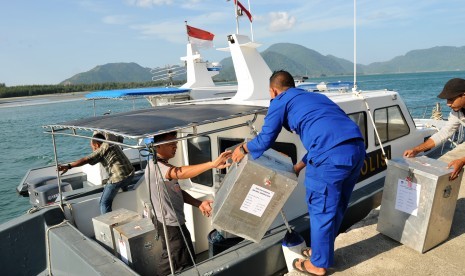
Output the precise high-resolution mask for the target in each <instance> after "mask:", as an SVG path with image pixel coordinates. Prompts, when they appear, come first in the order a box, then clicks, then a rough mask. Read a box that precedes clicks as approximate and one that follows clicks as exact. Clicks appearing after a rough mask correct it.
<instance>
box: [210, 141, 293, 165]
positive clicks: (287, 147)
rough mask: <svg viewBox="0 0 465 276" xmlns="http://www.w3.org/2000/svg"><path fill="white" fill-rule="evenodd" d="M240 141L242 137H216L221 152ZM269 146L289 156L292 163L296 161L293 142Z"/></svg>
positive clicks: (276, 143)
mask: <svg viewBox="0 0 465 276" xmlns="http://www.w3.org/2000/svg"><path fill="white" fill-rule="evenodd" d="M242 142H244V139H243V138H218V147H219V150H220V152H223V151H225V150H226V149H228V148H231V149H233V148H232V147H235V146H236V145H238V144H240V143H242ZM271 148H272V149H274V150H276V151H279V152H282V153H284V154H286V155H287V156H289V157H290V158H291V159H292V163H293V164H295V163H297V147H296V146H295V145H294V144H293V143H285V142H275V143H274V145H273V146H272V147H271ZM221 173H226V170H222V171H221Z"/></svg>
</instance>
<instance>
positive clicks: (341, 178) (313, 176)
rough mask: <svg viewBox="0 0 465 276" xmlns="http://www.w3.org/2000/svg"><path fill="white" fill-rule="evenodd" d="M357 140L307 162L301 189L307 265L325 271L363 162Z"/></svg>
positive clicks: (332, 253) (359, 141)
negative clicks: (309, 253)
mask: <svg viewBox="0 0 465 276" xmlns="http://www.w3.org/2000/svg"><path fill="white" fill-rule="evenodd" d="M365 154H366V153H365V145H364V143H363V140H361V139H351V140H348V141H345V142H343V143H341V144H339V145H337V146H336V147H334V148H332V149H331V150H329V151H328V152H326V153H324V154H322V155H321V156H318V157H316V158H314V159H313V160H308V164H307V168H306V173H305V187H306V195H307V204H308V212H309V215H310V241H311V245H310V246H311V247H312V256H311V262H312V264H313V265H315V266H317V267H324V268H328V267H330V266H332V265H333V263H334V240H335V238H336V236H337V234H338V231H339V227H340V226H341V223H342V218H343V217H344V213H345V211H346V209H347V206H348V204H349V200H350V196H351V194H352V190H353V189H354V186H355V183H356V182H357V179H358V177H359V175H360V170H361V168H362V165H363V163H364V160H365Z"/></svg>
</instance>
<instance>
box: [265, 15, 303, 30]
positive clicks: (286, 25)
mask: <svg viewBox="0 0 465 276" xmlns="http://www.w3.org/2000/svg"><path fill="white" fill-rule="evenodd" d="M269 17H270V24H269V25H268V29H269V30H270V31H272V32H282V31H286V30H289V29H291V28H292V27H294V25H295V22H296V19H295V17H294V16H290V15H289V14H288V13H287V12H270V13H269Z"/></svg>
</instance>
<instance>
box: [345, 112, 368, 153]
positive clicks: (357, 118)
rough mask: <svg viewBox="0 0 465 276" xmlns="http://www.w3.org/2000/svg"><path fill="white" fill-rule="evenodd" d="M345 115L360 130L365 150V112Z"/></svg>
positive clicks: (366, 141)
mask: <svg viewBox="0 0 465 276" xmlns="http://www.w3.org/2000/svg"><path fill="white" fill-rule="evenodd" d="M347 115H348V116H349V118H350V119H351V120H352V121H354V122H355V123H356V124H357V125H358V127H359V128H360V132H361V133H362V136H363V140H364V141H365V148H367V147H368V139H367V114H366V113H365V112H357V113H352V114H347Z"/></svg>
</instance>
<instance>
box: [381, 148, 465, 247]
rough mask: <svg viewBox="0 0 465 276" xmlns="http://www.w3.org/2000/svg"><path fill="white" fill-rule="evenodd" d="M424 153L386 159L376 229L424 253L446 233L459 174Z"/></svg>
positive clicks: (442, 239)
mask: <svg viewBox="0 0 465 276" xmlns="http://www.w3.org/2000/svg"><path fill="white" fill-rule="evenodd" d="M451 172H452V169H448V168H447V163H445V162H442V161H439V160H435V159H431V158H428V157H425V156H422V157H415V158H399V159H394V160H390V161H389V162H388V168H387V175H386V179H385V183H384V191H383V198H382V203H381V210H380V213H379V218H378V226H377V230H378V231H379V232H380V233H383V234H384V235H386V236H388V237H390V238H392V239H394V240H396V241H399V242H401V243H402V244H404V245H406V246H408V247H410V248H412V249H414V250H416V251H418V252H420V253H424V252H426V251H428V250H429V249H431V248H433V247H435V246H436V245H438V244H440V243H441V242H443V241H445V240H446V239H447V238H448V237H449V234H450V229H451V226H452V219H453V217H454V211H455V206H456V203H457V197H458V193H459V188H460V182H461V179H462V174H463V173H460V175H459V177H458V178H456V179H455V180H453V181H450V180H449V176H450V173H451Z"/></svg>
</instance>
